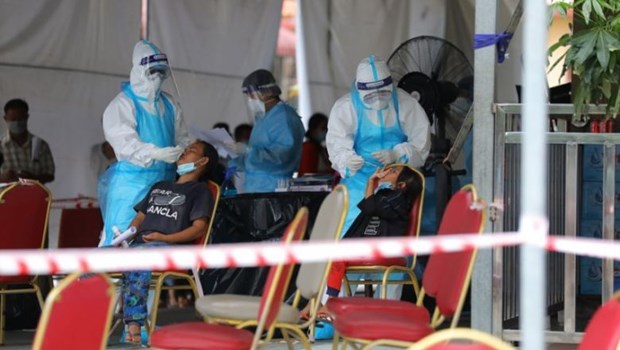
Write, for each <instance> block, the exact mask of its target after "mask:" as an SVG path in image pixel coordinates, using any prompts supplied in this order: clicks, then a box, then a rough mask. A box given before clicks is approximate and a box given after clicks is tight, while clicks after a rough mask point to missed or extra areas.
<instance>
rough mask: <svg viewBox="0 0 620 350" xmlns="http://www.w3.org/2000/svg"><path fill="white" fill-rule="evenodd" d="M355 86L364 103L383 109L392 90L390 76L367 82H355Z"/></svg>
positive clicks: (376, 108) (390, 96)
mask: <svg viewBox="0 0 620 350" xmlns="http://www.w3.org/2000/svg"><path fill="white" fill-rule="evenodd" d="M356 87H357V90H358V91H359V93H360V97H361V98H362V102H363V103H364V105H366V106H368V107H369V108H371V109H375V110H380V109H385V108H386V107H387V106H388V105H389V103H390V100H391V99H392V93H393V90H394V87H393V84H392V77H387V78H385V79H382V80H378V81H372V82H367V83H365V82H357V84H356Z"/></svg>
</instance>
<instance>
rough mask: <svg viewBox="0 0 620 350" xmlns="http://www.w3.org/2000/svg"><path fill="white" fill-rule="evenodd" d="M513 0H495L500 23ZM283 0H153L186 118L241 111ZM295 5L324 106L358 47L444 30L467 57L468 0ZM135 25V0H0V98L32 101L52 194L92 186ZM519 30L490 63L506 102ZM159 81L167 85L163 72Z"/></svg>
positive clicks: (389, 47) (240, 115) (197, 123)
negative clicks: (48, 152) (93, 162)
mask: <svg viewBox="0 0 620 350" xmlns="http://www.w3.org/2000/svg"><path fill="white" fill-rule="evenodd" d="M516 3H517V1H516V0H504V1H503V4H502V6H500V11H499V12H500V13H499V17H498V31H501V30H503V28H504V27H505V26H506V24H507V23H508V20H509V18H510V13H511V12H512V9H513V8H514V6H515V4H516ZM447 4H449V5H450V6H447ZM281 5H282V1H281V0H227V1H217V0H178V1H165V0H150V7H149V10H150V17H149V18H150V25H149V36H150V40H152V41H153V42H154V43H155V44H156V45H158V46H160V47H161V48H162V50H163V51H164V52H166V53H167V54H168V56H169V58H170V62H171V65H172V66H173V68H174V73H175V78H176V81H177V83H178V86H179V92H180V102H181V104H182V107H183V110H184V114H185V118H186V121H187V122H188V125H189V126H190V127H197V128H201V129H209V128H211V127H212V125H213V124H214V123H216V122H218V121H226V122H228V123H229V124H230V125H231V126H235V125H237V124H239V123H242V122H248V120H249V119H248V113H247V110H246V107H245V101H244V100H243V98H242V95H241V94H240V85H241V81H242V79H243V77H244V76H245V75H246V74H248V73H249V72H251V71H253V70H254V69H258V68H270V67H271V65H272V61H273V58H274V54H275V47H276V40H277V31H278V27H279V20H280V9H281ZM300 10H301V14H302V16H303V21H304V33H302V35H303V36H304V39H305V43H306V50H305V52H306V62H307V63H308V67H307V72H308V77H309V82H310V91H309V93H310V98H311V100H310V106H311V111H312V112H315V111H320V112H324V113H329V110H330V109H331V106H332V104H333V103H334V101H335V100H336V99H337V98H338V97H339V96H340V95H342V94H344V93H346V92H347V90H348V89H349V87H350V84H351V82H352V80H353V78H354V76H355V69H356V66H357V63H358V62H359V61H360V60H361V59H362V58H363V57H364V56H367V55H369V54H376V55H378V56H379V57H383V58H385V59H387V58H388V57H389V55H390V54H391V52H392V51H393V50H394V49H395V48H396V47H397V46H398V45H399V44H400V43H402V42H403V41H405V40H407V39H409V38H411V37H414V36H419V35H433V36H438V37H445V38H446V39H447V40H449V41H451V42H452V43H454V44H455V45H456V46H457V47H459V48H460V49H461V50H463V52H465V54H466V55H467V57H468V58H470V60H471V61H473V49H472V48H471V46H472V44H471V43H472V38H473V34H474V33H473V28H474V1H473V0H461V1H453V2H446V0H414V1H406V0H386V1H368V2H365V1H356V0H312V1H301V8H300ZM139 31H140V1H138V0H134V1H126V0H108V1H99V0H62V1H60V0H0V32H2V33H3V35H2V36H1V37H0V76H1V77H2V79H1V80H0V97H1V98H0V100H1V101H0V102H1V103H2V104H4V103H5V102H6V101H7V100H9V99H10V98H15V97H21V98H24V99H25V100H26V101H27V102H28V103H29V104H30V107H31V113H30V114H31V119H30V130H31V131H32V132H33V133H35V134H37V135H39V136H41V137H42V138H44V139H45V140H47V141H48V142H49V143H50V146H51V148H52V152H53V155H54V159H55V161H56V166H57V170H56V181H54V182H53V183H51V184H50V185H49V186H50V188H51V190H52V191H53V193H54V197H56V198H59V197H72V196H76V195H78V194H85V195H94V194H95V193H96V192H95V188H96V179H95V177H94V175H93V171H91V170H90V166H89V158H90V148H91V146H92V145H93V144H95V143H97V142H101V141H103V133H102V130H101V115H102V113H103V110H104V109H105V107H106V106H107V104H108V102H109V101H110V100H111V99H112V98H113V97H114V96H115V95H116V94H117V93H118V92H119V85H120V82H121V81H123V80H126V79H127V77H128V74H129V70H130V68H131V52H132V48H133V45H134V44H135V42H136V41H137V40H138V39H139ZM519 35H520V34H519V33H517V34H516V36H517V38H516V40H513V43H512V45H511V52H512V53H511V55H512V56H511V59H509V60H507V62H506V63H504V64H503V65H500V66H499V67H498V79H499V80H500V81H502V82H504V83H503V84H500V85H498V89H497V92H498V100H499V101H502V102H514V101H515V100H516V94H515V90H514V85H515V82H517V81H519V79H520V71H521V64H520V58H519V57H520V46H521V44H520V41H519V40H518V36H519ZM515 50H516V53H515V52H514V51H515ZM472 63H473V62H472ZM164 88H165V89H166V90H167V91H169V92H172V93H174V90H175V89H174V86H173V85H172V84H171V83H170V82H167V83H166V85H165V87H164ZM302 93H304V92H303V91H302ZM303 117H305V118H307V117H309V116H307V115H303ZM0 128H1V129H4V128H5V125H4V123H0Z"/></svg>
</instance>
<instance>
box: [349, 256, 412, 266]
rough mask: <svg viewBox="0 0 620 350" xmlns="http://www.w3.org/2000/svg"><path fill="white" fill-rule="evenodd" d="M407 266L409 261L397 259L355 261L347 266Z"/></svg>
mask: <svg viewBox="0 0 620 350" xmlns="http://www.w3.org/2000/svg"><path fill="white" fill-rule="evenodd" d="M374 265H380V266H407V259H405V258H402V257H397V258H369V259H363V260H353V261H349V262H348V263H347V266H374Z"/></svg>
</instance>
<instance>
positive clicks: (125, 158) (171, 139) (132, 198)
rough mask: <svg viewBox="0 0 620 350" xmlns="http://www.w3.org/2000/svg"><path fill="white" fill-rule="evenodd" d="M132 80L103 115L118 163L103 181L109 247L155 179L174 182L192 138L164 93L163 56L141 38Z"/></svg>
mask: <svg viewBox="0 0 620 350" xmlns="http://www.w3.org/2000/svg"><path fill="white" fill-rule="evenodd" d="M132 62H133V67H132V69H131V74H130V78H129V79H130V80H129V82H123V83H122V85H121V90H122V91H121V93H119V94H118V95H117V96H116V97H115V98H114V99H113V100H112V102H110V104H109V105H108V107H107V108H106V110H105V112H104V113H103V131H104V134H105V138H106V140H107V141H108V142H109V143H110V144H111V145H112V147H113V148H114V152H115V153H116V157H117V158H118V162H117V163H115V164H114V165H112V166H110V168H108V170H107V171H106V172H105V173H103V175H102V176H101V177H100V178H99V186H98V187H99V188H98V190H97V192H98V195H99V201H100V207H101V212H102V215H103V219H104V234H103V237H102V240H101V242H100V246H105V245H109V244H110V243H111V241H112V238H113V236H114V234H113V232H112V227H113V226H116V227H118V228H119V229H120V230H121V231H122V230H125V229H126V228H127V227H128V226H129V224H130V223H131V220H132V219H133V217H134V216H135V211H134V209H133V206H134V205H135V204H136V203H138V202H139V201H140V200H141V199H142V198H143V197H144V196H145V195H146V192H147V191H148V189H149V188H150V187H151V185H152V184H153V183H155V182H157V181H162V180H173V179H174V177H175V168H176V167H175V164H174V162H175V161H176V159H177V158H178V156H179V155H180V154H181V152H182V150H183V149H184V148H185V146H186V145H188V144H189V142H190V140H189V137H188V135H187V129H186V126H185V123H184V122H183V117H182V114H181V109H180V108H179V106H178V105H177V104H176V103H175V102H174V101H173V99H172V97H171V96H170V95H169V94H167V93H164V92H162V91H161V84H162V82H163V80H164V79H165V78H166V77H167V76H168V74H169V71H170V68H169V66H168V60H167V58H166V55H165V54H162V53H161V51H160V50H159V49H158V48H157V47H156V46H155V45H153V44H151V43H150V42H148V41H146V40H142V41H140V42H138V43H137V44H136V46H135V47H134V51H133V58H132Z"/></svg>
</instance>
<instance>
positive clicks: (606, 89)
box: [601, 80, 611, 99]
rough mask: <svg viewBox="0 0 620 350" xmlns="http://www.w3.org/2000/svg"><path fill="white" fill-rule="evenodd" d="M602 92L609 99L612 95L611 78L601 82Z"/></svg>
mask: <svg viewBox="0 0 620 350" xmlns="http://www.w3.org/2000/svg"><path fill="white" fill-rule="evenodd" d="M601 92H602V93H603V96H605V98H607V99H609V97H611V82H610V81H609V80H604V81H603V83H602V84H601Z"/></svg>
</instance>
